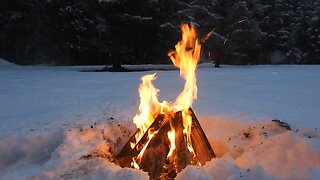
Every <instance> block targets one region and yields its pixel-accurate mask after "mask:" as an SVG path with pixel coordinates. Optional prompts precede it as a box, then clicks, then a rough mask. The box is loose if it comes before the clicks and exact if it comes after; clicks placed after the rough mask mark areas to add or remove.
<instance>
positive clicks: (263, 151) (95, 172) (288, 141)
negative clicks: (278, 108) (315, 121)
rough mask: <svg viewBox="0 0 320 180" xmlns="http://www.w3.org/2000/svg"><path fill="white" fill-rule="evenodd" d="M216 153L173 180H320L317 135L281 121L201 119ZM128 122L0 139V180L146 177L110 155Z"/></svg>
mask: <svg viewBox="0 0 320 180" xmlns="http://www.w3.org/2000/svg"><path fill="white" fill-rule="evenodd" d="M201 119H202V121H201V124H202V126H203V128H204V131H205V133H206V134H207V136H208V139H209V141H210V143H211V145H212V147H213V149H214V151H215V153H216V154H217V158H216V159H213V160H211V161H210V162H208V163H207V164H206V165H205V166H203V167H195V166H189V167H187V168H186V169H185V170H183V171H182V172H181V173H179V174H178V176H177V179H241V178H245V179H279V178H280V179H292V178H294V179H319V177H320V146H318V145H319V142H320V137H319V136H318V131H316V130H313V129H307V128H305V129H303V130H299V131H292V130H289V129H290V126H286V124H285V123H281V122H280V121H271V120H266V121H262V122H254V123H248V122H247V121H240V120H232V119H225V118H218V117H215V118H212V117H203V118H201ZM134 130H135V126H134V125H133V123H131V122H128V121H116V120H111V119H109V120H104V121H101V122H96V123H93V124H87V125H82V126H78V127H67V128H65V129H63V130H60V131H57V132H52V133H48V132H46V133H40V134H38V135H33V136H27V137H7V138H5V139H3V140H1V141H0V159H1V161H0V177H2V178H1V179H17V178H18V179H19V178H32V179H148V178H149V177H148V175H147V173H145V172H143V171H140V170H135V169H130V168H120V167H119V166H117V165H116V160H115V159H114V157H115V155H116V154H117V153H118V152H119V151H120V150H121V148H122V147H123V145H124V144H125V143H126V141H127V140H128V139H129V137H130V136H131V134H132V133H133V132H134Z"/></svg>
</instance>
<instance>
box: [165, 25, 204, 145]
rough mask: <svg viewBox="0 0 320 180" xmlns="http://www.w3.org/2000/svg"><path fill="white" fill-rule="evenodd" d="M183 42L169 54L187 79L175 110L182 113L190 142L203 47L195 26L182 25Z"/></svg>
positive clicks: (175, 104)
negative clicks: (191, 111) (193, 106)
mask: <svg viewBox="0 0 320 180" xmlns="http://www.w3.org/2000/svg"><path fill="white" fill-rule="evenodd" d="M181 30H182V40H181V41H180V42H178V44H177V45H176V46H175V49H176V50H175V51H171V52H169V53H168V55H169V56H170V59H171V60H172V62H173V64H174V65H175V66H176V67H178V68H180V76H181V77H182V78H184V79H185V81H186V82H185V85H184V89H183V91H182V92H181V93H180V95H179V96H178V98H177V99H176V102H175V103H174V108H175V109H176V110H178V111H180V110H181V111H182V119H183V126H184V133H185V134H187V138H188V142H189V143H191V142H190V134H191V125H192V118H191V116H190V115H189V112H188V108H189V107H191V105H192V103H193V101H194V100H195V99H197V92H198V88H197V78H196V67H197V64H198V62H199V59H200V51H201V45H200V43H199V40H198V38H197V34H196V31H195V28H194V26H193V24H191V25H188V24H182V26H181Z"/></svg>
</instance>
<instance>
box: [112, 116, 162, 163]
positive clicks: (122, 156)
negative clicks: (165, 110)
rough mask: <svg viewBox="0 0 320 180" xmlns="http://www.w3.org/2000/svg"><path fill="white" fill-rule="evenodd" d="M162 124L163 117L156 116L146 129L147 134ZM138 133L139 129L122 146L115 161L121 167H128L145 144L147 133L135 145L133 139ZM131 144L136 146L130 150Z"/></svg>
mask: <svg viewBox="0 0 320 180" xmlns="http://www.w3.org/2000/svg"><path fill="white" fill-rule="evenodd" d="M163 122H164V115H162V114H161V115H158V117H157V118H156V119H155V120H154V121H153V123H152V124H151V126H150V127H149V128H148V131H147V132H149V131H151V130H157V129H159V128H160V126H161V125H162V124H163ZM139 131H140V130H139V129H137V130H136V132H135V133H134V134H133V135H132V136H131V138H130V139H129V141H128V142H127V143H126V144H125V145H124V147H123V148H122V149H121V151H120V153H119V154H118V155H117V160H118V163H119V165H120V166H121V167H130V166H131V162H132V158H133V157H135V156H137V155H138V154H139V153H140V152H141V150H142V148H143V146H144V145H145V144H146V143H147V141H148V133H145V134H144V135H143V136H142V138H141V139H140V141H139V142H138V143H136V138H135V137H136V134H137V133H138V132H139ZM131 143H134V144H136V145H135V147H134V148H131V145H130V144H131Z"/></svg>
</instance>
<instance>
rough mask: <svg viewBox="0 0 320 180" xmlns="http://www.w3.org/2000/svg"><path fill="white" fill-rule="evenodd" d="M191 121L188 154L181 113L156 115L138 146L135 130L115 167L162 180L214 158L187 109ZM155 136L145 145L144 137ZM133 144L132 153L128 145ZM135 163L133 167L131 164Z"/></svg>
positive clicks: (193, 117)
mask: <svg viewBox="0 0 320 180" xmlns="http://www.w3.org/2000/svg"><path fill="white" fill-rule="evenodd" d="M188 113H190V115H191V117H192V125H191V148H189V149H190V150H191V152H190V151H189V149H188V146H190V144H188V142H187V137H186V135H185V134H184V133H183V129H184V127H183V121H182V112H181V111H178V112H176V113H175V114H174V116H173V117H171V116H167V117H166V116H165V115H163V114H160V115H158V116H157V118H156V119H155V120H154V122H153V123H152V124H151V126H150V127H149V128H148V130H147V132H146V133H145V134H144V135H143V137H142V138H141V139H140V141H139V142H138V143H136V142H135V136H136V134H137V133H139V131H140V130H139V129H138V130H137V131H136V132H135V133H134V134H133V136H132V137H131V138H130V139H129V141H128V142H127V143H126V144H125V146H124V147H123V148H122V150H121V151H120V153H119V154H118V155H117V159H118V163H119V165H120V166H121V167H134V166H135V165H138V167H140V168H141V169H142V170H144V171H146V172H148V173H149V175H150V178H151V179H157V178H158V177H160V176H161V177H162V178H165V179H170V178H174V177H175V176H176V174H177V173H178V172H180V171H181V170H182V169H184V168H185V167H186V166H187V165H204V164H205V163H206V162H207V161H210V160H211V159H212V158H215V157H216V156H215V153H214V152H213V150H212V148H211V145H210V143H209V141H208V139H207V137H206V135H205V134H204V132H203V130H202V128H201V125H200V123H199V121H198V119H197V117H196V115H195V114H194V112H193V110H192V109H191V108H189V109H188ZM171 128H174V130H175V138H174V139H175V146H176V147H175V150H174V151H173V152H172V153H171V156H168V155H170V154H169V152H170V145H171V143H170V140H169V138H168V136H167V134H168V133H169V132H170V130H171ZM153 132H157V133H155V135H154V136H153V137H152V139H151V140H150V141H148V134H152V133H153ZM132 143H134V144H136V145H135V146H134V148H133V149H132V148H131V146H130V144H132ZM145 146H146V149H145V151H144V153H143V156H142V158H141V160H140V162H139V163H137V162H136V160H134V158H135V157H137V156H138V155H139V154H140V153H141V151H142V150H143V147H145ZM135 163H136V164H135Z"/></svg>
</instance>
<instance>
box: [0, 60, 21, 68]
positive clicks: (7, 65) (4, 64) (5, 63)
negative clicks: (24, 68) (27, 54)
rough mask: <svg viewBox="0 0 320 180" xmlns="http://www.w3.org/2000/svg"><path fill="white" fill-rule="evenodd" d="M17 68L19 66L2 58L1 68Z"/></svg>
mask: <svg viewBox="0 0 320 180" xmlns="http://www.w3.org/2000/svg"><path fill="white" fill-rule="evenodd" d="M16 66H18V65H16V64H14V63H11V62H9V61H7V60H4V59H2V58H0V68H7V67H16Z"/></svg>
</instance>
